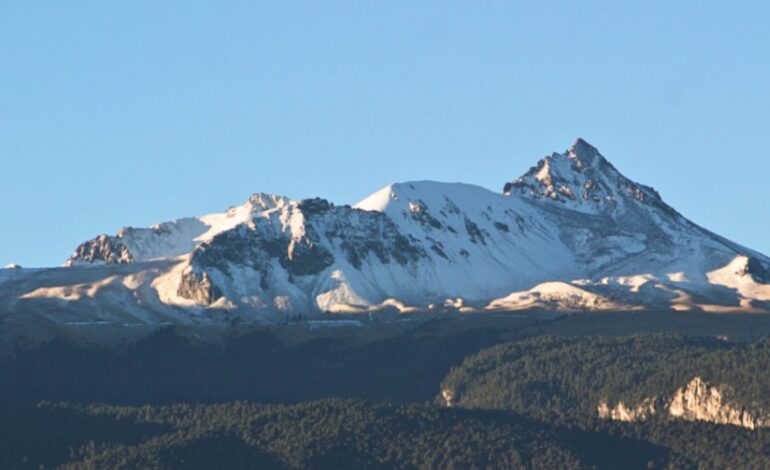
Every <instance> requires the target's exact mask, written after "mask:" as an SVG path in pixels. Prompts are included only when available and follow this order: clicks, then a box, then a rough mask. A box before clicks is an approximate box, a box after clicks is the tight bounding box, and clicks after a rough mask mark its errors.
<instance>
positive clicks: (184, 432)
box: [0, 400, 693, 469]
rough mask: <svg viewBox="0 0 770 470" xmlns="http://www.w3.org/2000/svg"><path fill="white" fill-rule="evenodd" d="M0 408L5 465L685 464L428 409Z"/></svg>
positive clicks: (521, 421) (499, 416) (495, 416)
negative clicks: (11, 410)
mask: <svg viewBox="0 0 770 470" xmlns="http://www.w3.org/2000/svg"><path fill="white" fill-rule="evenodd" d="M0 412H2V411H0ZM2 413H3V414H2V422H3V423H4V424H8V425H10V426H3V428H2V430H0V443H1V444H0V467H2V468H6V469H17V468H18V469H23V468H34V469H38V468H40V466H44V468H52V467H54V466H62V467H63V468H68V469H102V468H103V469H108V468H109V469H121V468H124V469H133V468H146V469H167V468H189V469H210V468H227V469H239V468H260V469H270V468H277V469H289V468H297V469H299V468H319V469H320V468H328V469H339V468H458V469H459V468H542V469H553V468H565V469H570V468H574V469H577V468H612V467H613V466H616V465H620V464H622V465H625V466H627V467H629V468H667V467H669V466H672V467H674V468H689V467H692V466H693V463H692V461H691V460H689V459H688V458H687V457H685V456H682V455H679V454H677V453H676V452H672V451H671V450H670V449H666V448H664V447H661V446H658V445H654V444H650V443H649V442H646V441H644V440H641V439H638V438H634V437H631V436H624V435H621V434H620V433H617V432H614V433H613V432H606V431H594V430H584V429H579V428H568V427H559V426H553V425H549V424H544V423H540V422H537V421H533V420H531V419H528V418H526V417H522V416H520V415H516V414H513V413H508V412H499V411H493V412H487V411H473V410H452V409H445V408H437V407H434V406H428V405H394V404H373V403H367V402H361V401H346V400H330V401H320V402H310V403H303V404H298V405H257V404H252V403H245V402H234V403H229V404H219V405H186V404H181V405H171V406H142V407H116V406H109V405H93V406H85V407H84V406H76V405H67V404H49V403H43V404H41V405H40V406H38V407H34V408H32V407H26V408H23V409H18V408H17V409H16V410H15V411H13V412H10V411H4V412H2ZM43 424H44V425H43Z"/></svg>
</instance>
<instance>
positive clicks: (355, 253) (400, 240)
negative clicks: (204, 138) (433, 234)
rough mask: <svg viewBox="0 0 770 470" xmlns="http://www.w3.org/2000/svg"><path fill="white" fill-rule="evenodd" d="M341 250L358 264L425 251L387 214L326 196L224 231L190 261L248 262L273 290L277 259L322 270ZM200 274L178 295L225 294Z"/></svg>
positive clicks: (205, 267) (200, 265)
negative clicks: (335, 202) (340, 204)
mask: <svg viewBox="0 0 770 470" xmlns="http://www.w3.org/2000/svg"><path fill="white" fill-rule="evenodd" d="M335 251H336V252H337V253H340V252H341V253H342V254H343V255H344V257H345V260H346V261H347V262H348V263H350V264H351V265H353V266H354V267H355V268H360V267H361V265H362V263H363V262H364V261H365V260H366V259H367V258H368V257H369V256H373V257H375V258H376V259H377V260H378V261H379V262H380V263H383V264H388V263H390V262H391V261H393V262H396V263H398V264H400V265H406V264H407V263H409V262H412V261H416V260H418V259H420V258H421V257H423V256H425V252H424V249H422V248H421V247H419V246H417V245H416V244H414V243H413V242H412V241H410V240H409V239H408V238H407V237H405V236H404V235H402V234H401V233H400V232H399V230H398V227H397V226H396V225H395V224H394V223H393V222H392V221H391V220H390V219H389V218H388V217H387V216H385V215H384V214H382V213H379V212H367V211H363V210H358V209H353V208H350V207H348V206H343V207H336V206H334V205H333V204H330V203H329V202H328V201H326V200H324V199H319V198H315V199H307V200H302V201H299V202H291V201H288V200H287V201H285V202H284V204H282V205H281V206H280V207H277V208H275V209H274V210H272V211H270V213H268V214H263V215H262V216H261V217H254V218H253V219H252V220H251V221H249V222H248V223H244V224H241V225H238V226H237V227H235V228H233V229H231V230H227V231H224V232H222V233H220V234H218V235H216V236H215V237H214V238H213V239H212V240H210V241H208V242H205V243H203V244H201V245H200V246H198V247H197V248H196V249H195V250H194V251H193V254H192V257H191V261H190V265H191V266H192V267H193V271H194V272H195V273H205V272H208V271H212V270H216V271H218V272H219V273H222V274H224V275H225V276H228V277H232V275H233V268H236V267H246V268H249V269H251V270H253V271H254V272H256V273H258V274H259V279H260V281H259V284H260V288H261V290H262V291H269V290H270V289H271V287H272V286H273V282H272V280H273V279H275V278H281V276H280V275H279V274H278V273H275V272H274V271H275V269H276V266H275V264H274V263H273V261H275V262H277V264H278V265H279V266H280V267H281V268H282V269H283V270H285V271H286V273H288V274H289V276H290V278H289V279H290V280H295V278H296V277H302V276H313V275H316V274H319V273H321V272H322V271H324V270H325V269H327V268H328V267H330V266H331V265H332V264H334V263H335V261H337V260H336V258H335V256H334V252H335ZM217 277H218V276H216V275H214V274H213V273H212V275H211V276H207V277H205V278H201V277H200V274H195V275H188V276H187V277H186V278H185V279H183V280H182V284H181V285H180V288H179V291H178V294H179V295H180V296H181V297H185V298H188V299H191V300H195V301H197V302H199V303H202V304H204V305H209V304H211V302H213V301H215V300H216V299H217V297H218V296H221V292H222V289H221V288H220V287H219V286H216V285H215V282H214V281H212V279H215V278H217Z"/></svg>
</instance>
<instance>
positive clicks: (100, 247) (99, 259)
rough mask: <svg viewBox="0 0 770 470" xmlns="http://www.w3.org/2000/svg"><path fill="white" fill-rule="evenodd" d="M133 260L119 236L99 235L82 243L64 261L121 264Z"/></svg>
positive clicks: (69, 262)
mask: <svg viewBox="0 0 770 470" xmlns="http://www.w3.org/2000/svg"><path fill="white" fill-rule="evenodd" d="M133 260H134V258H133V256H132V255H131V253H130V252H129V251H128V248H127V247H126V245H124V244H123V243H122V242H121V240H120V237H110V236H108V235H99V236H98V237H96V238H94V239H93V240H89V241H87V242H85V243H82V244H81V245H80V246H78V247H77V248H76V249H75V253H73V254H72V256H70V258H69V259H68V260H67V261H66V262H65V265H67V266H70V265H72V264H75V263H106V264H123V263H130V262H132V261H133Z"/></svg>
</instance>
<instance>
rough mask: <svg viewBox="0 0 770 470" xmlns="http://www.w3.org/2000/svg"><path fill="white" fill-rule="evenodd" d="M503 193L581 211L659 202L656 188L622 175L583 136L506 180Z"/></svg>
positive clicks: (598, 210) (608, 209)
mask: <svg viewBox="0 0 770 470" xmlns="http://www.w3.org/2000/svg"><path fill="white" fill-rule="evenodd" d="M503 193H504V194H505V195H511V194H513V193H517V194H520V195H523V196H526V197H529V198H533V199H540V200H546V201H553V202H555V203H559V204H561V205H563V206H565V207H567V208H570V209H573V210H578V211H581V212H606V211H611V210H613V209H616V208H618V207H622V206H624V205H625V204H626V203H628V202H629V201H636V202H638V203H643V204H649V205H663V201H662V200H661V198H660V195H659V194H658V193H657V191H655V190H654V189H653V188H650V187H648V186H644V185H642V184H638V183H635V182H633V181H632V180H630V179H628V178H626V177H625V176H623V175H622V174H621V173H620V172H619V171H618V170H617V169H615V167H614V166H613V165H612V164H611V163H610V162H609V161H607V159H606V158H605V157H604V156H603V155H602V154H601V153H599V151H598V150H597V149H596V148H595V147H594V146H592V145H591V144H589V143H588V142H586V141H585V140H583V139H577V140H576V141H575V143H574V144H572V146H571V147H570V148H569V149H567V150H566V151H565V152H564V153H553V154H551V155H549V156H547V157H545V158H543V159H542V160H540V161H539V162H538V163H537V165H535V166H533V167H532V168H530V169H529V171H527V172H526V173H525V174H524V175H523V176H521V177H520V178H518V179H516V180H514V181H512V182H509V183H506V184H505V186H504V188H503Z"/></svg>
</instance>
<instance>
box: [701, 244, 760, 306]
mask: <svg viewBox="0 0 770 470" xmlns="http://www.w3.org/2000/svg"><path fill="white" fill-rule="evenodd" d="M767 273H768V271H767V268H765V267H763V266H762V264H761V263H760V262H758V261H757V260H756V259H753V258H749V257H748V256H744V255H740V256H736V257H735V258H734V259H733V260H732V261H730V263H728V264H727V265H725V266H724V267H722V268H719V269H715V270H714V271H711V272H709V273H707V274H706V276H707V277H708V280H709V281H710V282H711V283H712V284H716V285H720V286H725V287H729V288H731V289H735V290H737V291H738V293H739V294H740V295H741V296H742V297H744V298H746V299H754V300H760V301H770V279H768V278H769V277H770V276H768V274H767ZM761 281H765V282H764V283H763V282H761Z"/></svg>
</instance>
